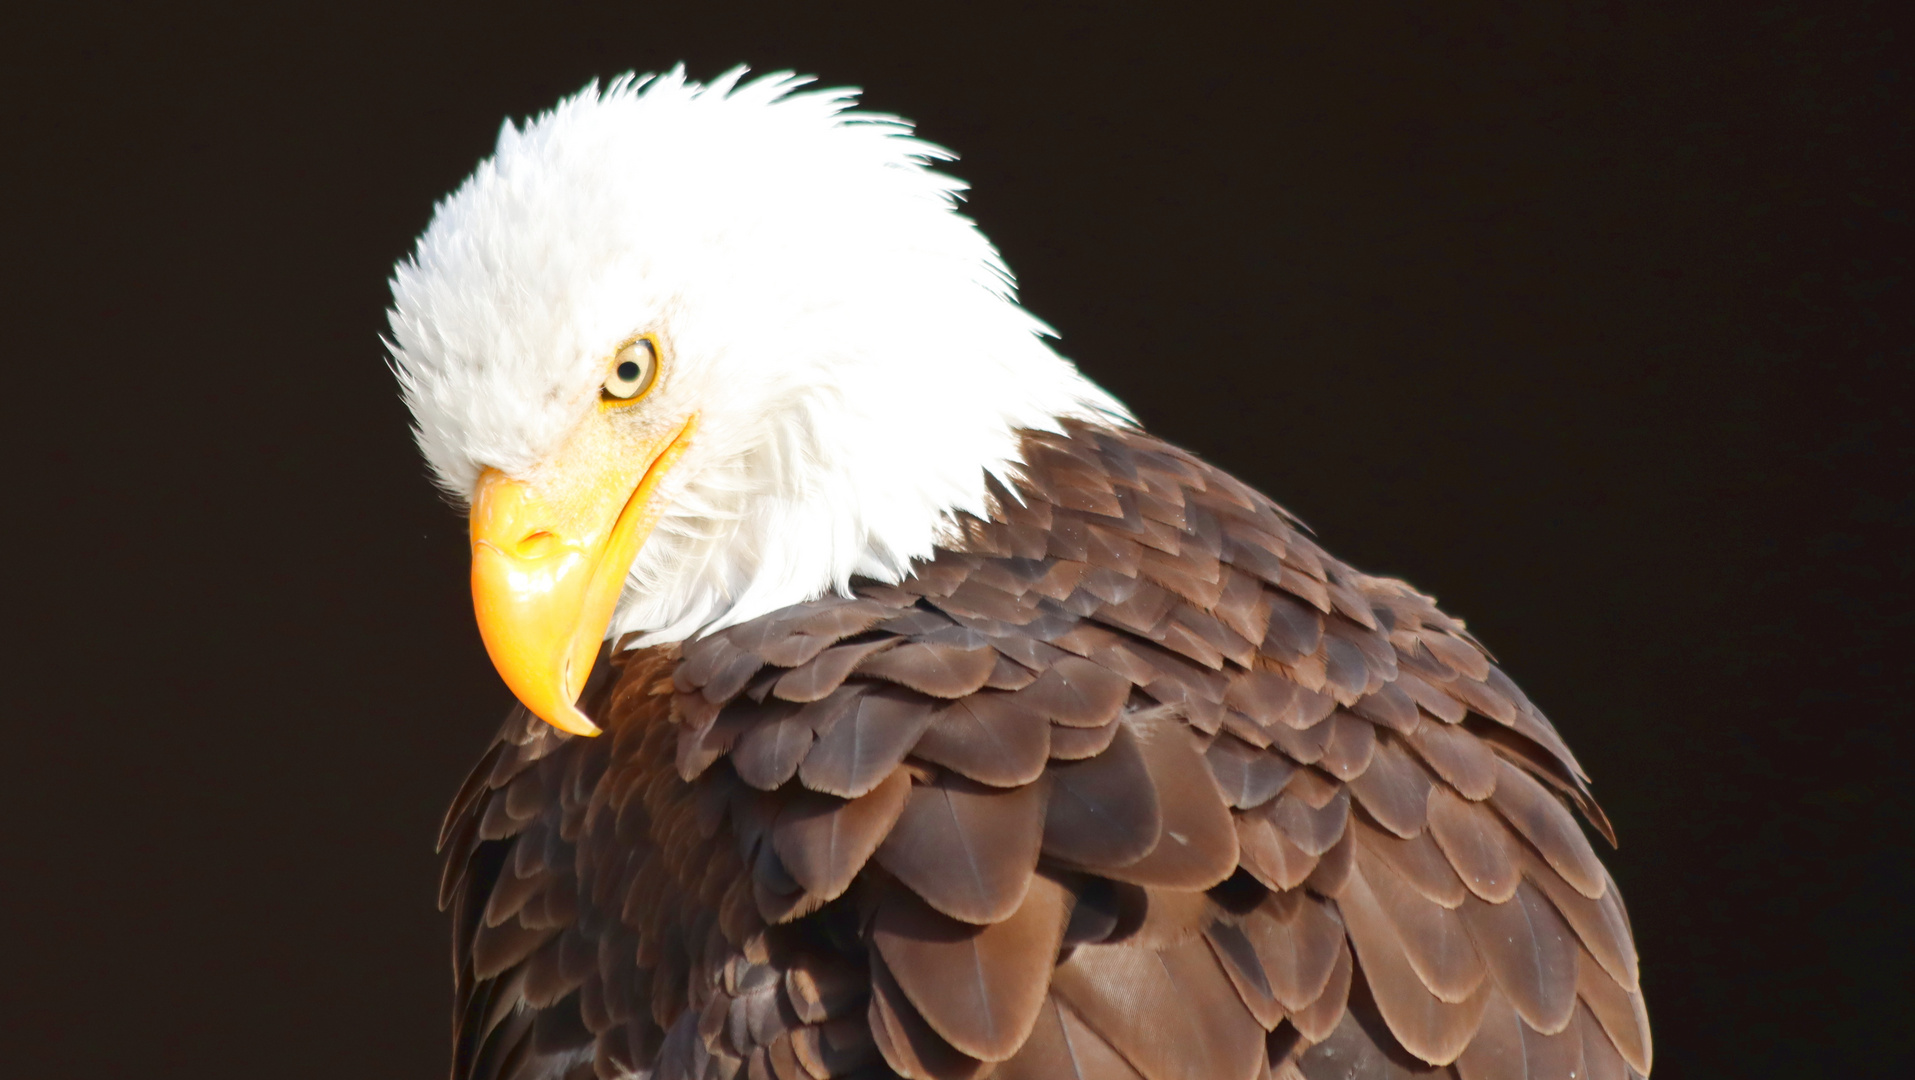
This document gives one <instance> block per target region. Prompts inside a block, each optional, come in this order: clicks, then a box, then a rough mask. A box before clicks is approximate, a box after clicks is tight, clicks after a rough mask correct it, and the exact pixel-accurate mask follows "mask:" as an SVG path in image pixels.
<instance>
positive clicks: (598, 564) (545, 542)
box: [471, 417, 697, 735]
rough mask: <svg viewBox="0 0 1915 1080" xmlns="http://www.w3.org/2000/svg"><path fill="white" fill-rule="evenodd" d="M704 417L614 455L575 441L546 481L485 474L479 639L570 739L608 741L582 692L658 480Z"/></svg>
mask: <svg viewBox="0 0 1915 1080" xmlns="http://www.w3.org/2000/svg"><path fill="white" fill-rule="evenodd" d="M696 421H697V418H696V417H693V418H691V419H689V420H687V421H685V424H684V426H683V427H681V428H679V429H678V430H677V431H676V432H673V433H670V434H667V435H666V436H664V437H663V438H660V439H658V440H656V441H655V442H653V443H651V444H649V445H645V446H642V447H638V448H632V447H629V446H626V447H620V448H619V449H620V450H621V451H622V452H619V453H616V454H604V453H602V452H601V453H594V452H593V451H594V450H595V449H597V450H602V449H603V447H604V444H603V442H602V441H600V440H592V439H587V440H580V441H575V442H574V444H572V445H570V446H568V447H567V449H566V450H565V451H564V452H562V453H561V455H560V460H558V461H555V462H550V463H548V466H549V467H548V469H547V470H546V471H545V472H543V473H542V474H541V475H542V476H544V477H545V480H544V481H543V482H541V481H538V480H535V481H531V482H528V481H521V480H513V479H510V478H508V477H507V476H505V475H504V474H503V473H500V472H498V471H496V470H493V469H487V470H486V471H485V473H484V475H483V476H481V477H480V478H479V489H478V491H477V493H475V494H474V496H473V498H472V519H471V520H472V606H473V609H474V611H475V612H476V614H477V615H478V620H479V635H480V636H481V637H482V638H484V639H485V651H486V652H487V653H488V654H489V655H490V656H491V657H492V664H493V666H494V667H497V668H498V669H499V674H500V675H501V676H503V677H504V679H505V684H506V685H507V686H509V687H511V688H512V693H514V694H515V695H517V696H518V699H519V700H520V701H522V702H524V703H525V707H526V708H528V709H530V710H532V711H533V712H534V713H537V714H538V715H539V717H541V718H542V719H544V720H545V721H546V722H547V723H549V724H551V725H552V726H553V727H556V728H558V729H560V730H561V731H569V732H571V733H572V734H574V735H596V734H598V726H597V725H596V724H593V723H592V721H591V720H590V719H588V718H587V717H586V716H585V714H584V713H582V712H580V711H579V708H578V704H577V702H578V697H579V693H580V691H582V690H583V689H584V688H585V680H586V678H587V677H588V676H590V675H591V673H592V665H593V663H594V662H595V661H596V660H597V659H598V650H599V643H600V642H601V641H603V640H604V638H605V630H606V627H607V626H609V625H610V624H611V621H612V612H613V609H614V608H616V607H617V605H618V597H619V593H620V592H621V591H623V589H624V587H625V575H626V572H627V571H629V570H630V569H631V566H632V560H633V559H635V558H637V557H638V550H639V548H640V547H642V546H644V544H645V540H646V538H647V537H649V536H650V535H651V532H652V527H653V526H654V525H656V524H657V523H658V518H659V515H660V514H661V513H662V512H663V510H664V507H663V506H662V505H660V504H659V502H658V501H657V499H656V498H655V496H656V494H657V491H658V485H659V481H660V480H662V479H663V478H664V476H665V473H666V472H668V471H669V470H670V469H671V467H672V466H673V465H674V464H676V463H677V461H678V459H679V457H680V456H681V455H682V454H683V453H684V452H685V448H686V446H687V445H688V444H689V443H690V440H691V434H692V429H693V427H694V426H695V425H696ZM634 449H636V450H637V452H633V450H634ZM607 458H610V463H609V464H608V462H607V460H606V459H607Z"/></svg>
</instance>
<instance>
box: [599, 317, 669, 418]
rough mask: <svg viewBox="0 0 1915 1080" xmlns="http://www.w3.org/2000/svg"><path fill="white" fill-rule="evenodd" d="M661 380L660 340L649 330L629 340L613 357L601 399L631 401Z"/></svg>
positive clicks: (623, 403)
mask: <svg viewBox="0 0 1915 1080" xmlns="http://www.w3.org/2000/svg"><path fill="white" fill-rule="evenodd" d="M657 381H658V343H657V342H656V341H654V340H653V339H652V337H651V335H649V334H648V335H646V336H644V337H641V338H639V339H637V340H635V341H631V342H628V343H627V344H626V345H625V347H624V348H622V349H620V350H618V353H617V355H615V356H613V357H612V363H611V370H610V371H608V372H606V373H605V384H604V386H603V387H601V388H600V390H599V400H600V401H602V402H604V403H605V404H607V405H630V404H632V403H633V402H635V401H637V400H639V399H640V398H642V397H644V396H645V394H646V393H647V392H648V391H650V390H651V388H652V386H653V384H655V383H656V382H657Z"/></svg>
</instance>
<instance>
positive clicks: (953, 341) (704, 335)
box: [389, 68, 1129, 644]
mask: <svg viewBox="0 0 1915 1080" xmlns="http://www.w3.org/2000/svg"><path fill="white" fill-rule="evenodd" d="M742 75H743V69H742V68H741V69H738V70H736V71H733V72H731V73H729V74H727V75H726V76H724V77H722V78H720V79H718V80H717V81H716V82H714V83H712V84H711V85H709V86H700V85H698V84H696V83H693V82H689V81H687V80H686V79H685V78H684V76H683V73H682V70H674V71H673V72H671V73H669V74H667V75H664V76H659V77H646V78H644V79H634V78H631V77H629V76H628V77H625V78H621V79H619V80H617V81H615V82H613V83H612V84H611V86H610V87H608V88H607V89H606V90H604V91H603V92H602V93H601V92H600V91H599V90H598V87H597V84H593V85H591V86H588V87H587V88H586V89H585V90H584V91H583V92H581V93H580V94H578V95H577V96H575V97H572V98H568V99H566V100H565V101H562V102H560V103H559V105H558V107H557V108H555V109H553V110H552V111H550V112H548V113H545V114H543V115H541V116H538V117H536V118H534V119H532V120H529V121H527V122H526V124H525V125H524V126H523V127H514V126H513V125H512V124H511V122H509V121H508V122H507V123H506V124H505V126H504V128H503V130H501V131H500V133H499V142H498V147H497V150H496V152H495V153H494V154H493V156H492V157H491V158H490V159H489V160H487V161H485V162H483V163H481V164H480V165H479V167H478V169H477V171H475V172H474V173H473V174H472V176H471V177H470V178H469V179H467V180H466V181H465V183H464V184H462V185H461V186H460V187H459V189H458V190H457V191H456V192H454V193H453V194H452V195H451V196H450V197H448V198H447V199H446V200H445V201H443V202H442V203H440V204H439V206H438V207H437V209H436V211H435V213H434V214H433V218H432V223H431V224H430V226H428V227H427V229H426V231H425V234H424V235H423V236H421V237H420V238H419V243H418V248H417V251H416V252H415V253H414V254H413V255H412V257H411V258H410V259H408V260H406V261H404V262H401V263H400V264H399V265H398V267H397V268H396V269H395V271H394V275H393V280H392V292H393V308H392V310H391V312H390V313H389V317H390V323H391V327H392V341H391V342H390V343H389V344H390V347H391V350H392V358H393V361H394V370H395V371H396V373H397V375H398V378H399V382H400V385H401V387H402V389H403V392H404V396H405V400H406V403H407V405H408V406H410V407H411V409H412V414H413V417H414V421H415V426H416V435H417V438H418V443H419V448H420V450H421V451H422V452H423V453H424V455H425V457H426V460H427V461H428V462H429V463H430V465H431V467H432V470H433V472H434V473H435V475H436V477H437V479H438V481H439V483H440V485H441V486H442V487H443V488H444V489H445V490H446V491H447V492H448V493H449V494H450V495H452V496H453V497H454V498H456V499H460V500H464V499H466V498H468V497H469V496H470V495H471V493H472V492H473V489H474V485H475V484H476V483H477V480H478V477H479V474H480V472H481V471H482V470H484V469H486V468H495V469H498V470H500V471H501V472H504V473H506V474H508V475H522V474H524V473H527V472H528V471H530V470H531V469H533V468H534V467H535V466H536V465H537V464H538V463H539V462H540V461H542V460H544V459H545V458H546V457H547V456H548V455H549V454H551V453H552V452H553V451H554V450H555V449H556V448H557V447H558V446H559V445H560V444H561V443H563V442H564V440H565V439H566V437H567V436H568V434H569V433H570V432H571V431H572V430H573V429H574V428H575V427H576V426H577V425H578V424H579V423H581V422H582V421H583V419H584V418H585V417H586V416H588V415H589V414H590V413H591V411H592V409H593V407H594V406H593V402H594V401H595V399H596V396H597V392H598V388H599V384H600V383H601V381H602V380H603V378H604V374H605V367H604V365H605V359H606V358H607V357H608V356H610V355H611V354H612V352H614V351H615V350H616V349H617V348H618V347H619V345H620V344H621V343H623V342H625V341H628V340H630V339H631V338H632V337H633V336H634V335H635V334H638V333H641V332H647V331H649V332H654V333H656V334H658V335H659V337H660V339H661V340H662V341H663V342H664V343H665V344H666V347H667V348H666V351H667V362H666V365H665V368H664V371H663V374H662V376H661V381H660V384H659V385H658V387H657V388H656V389H654V390H653V391H652V393H651V394H650V395H649V396H648V398H647V399H646V401H645V402H644V403H642V404H641V405H640V406H638V407H640V408H646V409H660V410H676V411H677V413H678V414H680V415H686V414H689V413H691V412H694V411H695V412H697V413H698V414H699V416H700V419H699V426H698V431H697V435H696V437H695V438H694V440H693V442H692V445H691V449H690V450H689V451H688V452H687V453H686V455H685V457H684V458H683V459H682V460H681V461H680V463H679V464H678V465H677V466H676V467H675V468H674V469H673V470H672V471H671V472H670V473H669V474H668V475H667V478H666V480H665V486H664V488H663V489H662V490H661V492H660V496H661V497H662V498H663V499H664V500H666V502H667V503H668V505H669V510H668V511H667V512H666V515H665V517H664V518H663V519H662V520H661V521H660V523H659V525H658V527H657V529H656V530H655V531H654V532H653V534H652V537H651V539H650V540H649V541H648V542H647V543H646V545H645V546H644V548H643V549H642V550H641V551H640V553H639V556H638V559H637V561H636V562H635V563H634V564H633V566H632V569H631V573H630V575H629V577H628V579H627V582H626V589H625V593H624V596H623V598H622V599H621V601H620V604H619V609H618V612H617V614H616V615H615V616H614V618H613V620H612V625H611V628H610V634H611V635H612V636H618V635H622V634H625V633H628V632H630V631H634V630H637V631H644V632H645V636H644V637H643V638H641V639H640V642H641V643H645V644H650V643H654V642H662V641H674V640H680V639H683V638H686V637H689V636H691V635H693V634H695V633H698V632H700V631H702V630H707V629H716V628H718V627H722V626H726V625H730V624H732V623H736V622H739V621H742V620H744V619H748V618H752V617H755V616H757V615H761V614H764V613H766V612H769V611H773V610H775V609H777V608H780V607H784V606H786V605H789V604H793V603H798V602H801V601H804V600H808V599H812V598H815V597H817V596H820V595H822V594H824V593H825V592H826V591H828V590H832V589H836V590H839V591H843V590H844V589H845V588H846V586H847V583H848V581H849V579H850V578H851V577H852V576H853V575H865V576H869V577H873V578H877V579H879V580H885V581H896V580H899V579H900V578H901V577H903V576H904V575H905V574H907V573H908V572H909V565H910V562H911V560H912V559H914V558H919V557H924V556H927V555H929V554H930V553H931V550H932V548H933V546H934V545H935V544H936V543H937V542H938V540H939V539H941V538H943V537H945V536H947V535H948V533H949V530H950V528H951V522H952V515H953V514H954V513H955V512H957V511H970V512H973V513H980V512H982V511H984V510H985V509H986V503H987V497H986V491H985V484H984V477H985V474H986V472H990V473H994V474H996V475H998V476H999V477H1001V478H1002V477H1008V476H1009V475H1011V474H1012V473H1014V471H1015V469H1016V467H1017V458H1018V440H1017V435H1016V432H1017V431H1018V430H1019V429H1021V428H1036V429H1044V430H1056V429H1057V426H1058V422H1059V420H1060V419H1063V418H1068V417H1075V418H1082V419H1092V420H1101V421H1104V422H1116V423H1128V422H1129V414H1128V413H1127V412H1126V410H1125V409H1124V407H1123V406H1122V405H1121V404H1119V403H1118V402H1117V401H1116V400H1115V399H1113V398H1112V397H1111V396H1110V395H1109V394H1107V393H1105V392H1104V391H1103V390H1102V389H1100V388H1098V387H1097V386H1096V385H1095V384H1093V383H1091V382H1090V381H1089V380H1088V379H1086V378H1084V377H1083V376H1082V375H1081V374H1079V373H1078V371H1077V370H1076V368H1074V367H1073V366H1072V365H1071V364H1070V363H1069V362H1068V361H1066V360H1064V359H1063V358H1061V357H1059V356H1058V355H1057V354H1056V353H1054V352H1053V351H1052V350H1051V349H1050V348H1049V346H1047V345H1046V344H1045V343H1044V341H1043V340H1042V337H1043V335H1046V334H1048V333H1049V331H1048V328H1046V327H1045V326H1044V325H1043V324H1042V323H1040V322H1038V321H1037V320H1036V319H1034V318H1033V317H1031V316H1030V315H1029V314H1028V313H1026V312H1025V311H1024V310H1023V309H1022V308H1021V307H1019V306H1018V304H1017V302H1016V298H1015V293H1014V286H1013V282H1012V279H1011V275H1010V272H1009V271H1008V270H1007V269H1006V268H1005V266H1004V264H1003V262H1002V261H1001V259H1000V258H999V257H998V254H997V252H996V250H995V249H993V248H992V246H991V244H990V242H989V241H988V240H986V239H985V237H984V235H983V234H982V233H981V232H979V231H978V229H977V228H976V226H975V225H973V224H972V223H971V222H970V221H969V220H967V219H966V218H964V217H961V216H959V215H958V214H957V212H956V202H957V197H958V194H959V193H960V192H961V191H963V190H964V185H963V183H962V182H960V181H957V180H954V179H952V178H951V177H948V176H945V175H943V174H940V173H938V172H935V171H933V170H932V169H930V168H929V167H928V166H929V163H931V162H934V161H939V160H946V159H949V158H950V157H951V156H952V155H950V154H949V153H948V152H946V151H944V150H942V149H940V148H938V147H935V146H932V145H930V144H928V143H925V142H922V141H920V140H918V139H916V138H913V137H912V136H911V128H910V125H909V124H908V123H906V122H905V121H902V120H899V119H897V118H894V117H889V116H881V115H875V114H870V113H858V112H853V111H851V109H850V107H851V105H852V103H853V101H854V99H855V94H856V91H854V90H825V91H813V92H802V93H799V92H794V91H795V90H797V88H798V87H801V86H803V85H805V83H806V82H808V81H809V80H805V79H800V78H796V77H793V76H791V75H790V74H778V75H771V76H766V77H763V78H759V79H756V80H754V81H751V82H748V83H743V84H742V85H741V84H740V81H739V80H740V78H741V76H742Z"/></svg>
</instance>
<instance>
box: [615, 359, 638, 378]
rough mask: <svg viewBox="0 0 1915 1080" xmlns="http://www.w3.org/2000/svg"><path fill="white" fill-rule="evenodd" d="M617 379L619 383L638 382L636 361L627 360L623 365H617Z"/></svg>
mask: <svg viewBox="0 0 1915 1080" xmlns="http://www.w3.org/2000/svg"><path fill="white" fill-rule="evenodd" d="M618 378H619V381H620V382H637V381H638V361H636V360H627V361H625V362H624V363H622V364H620V365H618Z"/></svg>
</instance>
